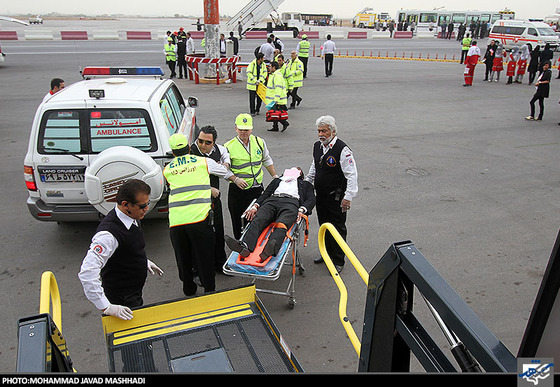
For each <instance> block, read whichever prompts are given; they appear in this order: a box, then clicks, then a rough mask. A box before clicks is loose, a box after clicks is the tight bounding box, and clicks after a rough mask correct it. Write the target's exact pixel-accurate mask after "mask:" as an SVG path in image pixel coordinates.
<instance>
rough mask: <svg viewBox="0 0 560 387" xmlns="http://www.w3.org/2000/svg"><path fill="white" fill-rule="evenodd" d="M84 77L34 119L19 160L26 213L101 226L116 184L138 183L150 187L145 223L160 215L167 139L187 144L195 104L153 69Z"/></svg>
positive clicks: (89, 71)
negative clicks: (182, 138)
mask: <svg viewBox="0 0 560 387" xmlns="http://www.w3.org/2000/svg"><path fill="white" fill-rule="evenodd" d="M82 76H83V77H84V80H82V81H79V82H76V83H74V84H71V85H69V86H66V87H65V88H63V89H62V90H61V91H59V92H57V93H55V94H54V95H52V96H50V97H46V98H45V100H44V101H43V102H42V103H41V105H40V106H39V107H38V109H37V112H36V114H35V118H34V120H33V126H32V128H31V135H30V138H29V146H28V150H27V154H26V156H25V160H24V178H25V183H26V186H27V190H28V193H29V197H28V199H27V206H28V208H29V211H30V213H31V215H32V216H33V217H34V218H35V219H38V220H41V221H55V222H72V221H95V220H99V219H100V217H102V216H103V215H105V214H106V213H107V212H108V210H109V209H110V208H112V207H114V205H115V195H116V191H117V190H118V188H119V187H120V185H121V184H122V183H123V182H124V181H126V180H127V179H130V178H139V179H142V180H144V181H146V182H147V183H148V184H150V186H151V187H152V195H151V197H150V201H151V204H150V212H149V213H148V214H147V215H146V218H150V217H166V216H167V215H168V211H167V187H166V186H165V183H164V179H163V176H162V174H161V170H162V169H163V168H164V166H165V164H166V163H167V162H169V161H170V160H171V159H172V155H171V150H170V147H169V143H168V139H169V136H171V135H172V134H174V133H177V132H181V133H184V134H185V135H186V136H187V137H188V138H189V137H190V138H192V136H193V133H194V132H195V131H196V114H195V108H196V106H197V105H198V100H197V99H196V98H195V97H189V98H188V99H187V100H185V99H184V98H183V96H182V95H181V92H180V91H179V88H178V87H177V85H176V84H175V83H174V82H173V81H172V80H169V79H162V76H163V71H162V69H161V68H159V67H86V68H84V69H83V71H82Z"/></svg>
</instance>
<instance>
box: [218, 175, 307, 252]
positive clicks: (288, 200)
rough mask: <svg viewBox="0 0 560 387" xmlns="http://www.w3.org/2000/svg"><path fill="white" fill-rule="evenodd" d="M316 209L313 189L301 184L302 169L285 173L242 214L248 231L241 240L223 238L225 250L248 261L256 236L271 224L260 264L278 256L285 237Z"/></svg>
mask: <svg viewBox="0 0 560 387" xmlns="http://www.w3.org/2000/svg"><path fill="white" fill-rule="evenodd" d="M313 207H315V193H314V192H313V185H312V184H311V183H309V182H308V181H305V180H303V172H302V170H301V168H299V167H297V168H296V167H294V168H291V169H286V170H285V171H284V174H283V175H282V176H280V177H278V178H276V179H274V180H272V181H271V182H270V184H269V185H268V187H266V190H265V191H264V192H263V193H262V195H261V196H260V197H259V198H258V199H257V201H256V202H255V203H254V204H253V206H251V208H249V209H248V210H247V211H246V212H245V214H244V215H245V217H246V219H247V220H249V221H251V225H250V227H249V228H248V229H247V231H246V232H245V234H244V235H243V236H242V237H241V240H236V239H234V238H232V237H230V236H229V235H226V236H225V240H226V244H227V245H228V247H229V248H230V249H231V250H233V251H236V252H238V253H239V255H240V257H241V259H243V258H244V257H248V256H249V254H251V253H252V252H253V251H254V250H255V247H256V245H257V241H258V239H259V236H260V235H261V233H262V232H263V230H264V229H266V228H267V227H268V226H269V225H270V224H271V223H275V225H274V230H273V232H272V233H271V235H270V236H269V238H268V242H267V243H266V245H265V246H264V249H263V251H262V253H261V254H260V259H261V262H264V261H266V260H267V259H268V258H269V257H270V256H275V255H276V254H278V251H279V250H280V247H281V245H282V242H283V241H284V238H285V237H286V233H287V231H288V230H289V228H290V227H291V226H292V224H293V223H295V222H296V221H298V220H299V219H300V218H301V216H302V215H304V214H305V215H308V216H309V214H311V210H312V209H313Z"/></svg>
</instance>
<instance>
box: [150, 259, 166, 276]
mask: <svg viewBox="0 0 560 387" xmlns="http://www.w3.org/2000/svg"><path fill="white" fill-rule="evenodd" d="M148 271H149V272H150V274H152V275H154V274H156V273H158V274H159V275H162V274H163V270H161V269H160V268H159V267H158V266H157V265H156V264H155V263H153V262H152V261H150V260H149V259H148Z"/></svg>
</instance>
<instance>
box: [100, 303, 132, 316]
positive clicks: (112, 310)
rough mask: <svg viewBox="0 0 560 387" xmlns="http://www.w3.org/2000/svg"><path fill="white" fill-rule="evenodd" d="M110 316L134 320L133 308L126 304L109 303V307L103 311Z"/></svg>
mask: <svg viewBox="0 0 560 387" xmlns="http://www.w3.org/2000/svg"><path fill="white" fill-rule="evenodd" d="M103 313H105V314H106V315H108V316H115V317H118V318H120V319H122V320H132V310H130V308H128V307H126V306H122V305H113V304H111V305H109V306H108V307H107V309H105V310H104V311H103Z"/></svg>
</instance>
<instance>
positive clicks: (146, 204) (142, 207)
mask: <svg viewBox="0 0 560 387" xmlns="http://www.w3.org/2000/svg"><path fill="white" fill-rule="evenodd" d="M134 204H136V205H137V206H138V208H140V209H141V210H143V209H144V208H146V207H148V206H149V205H150V201H149V200H148V202H147V203H144V204H138V203H134Z"/></svg>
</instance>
